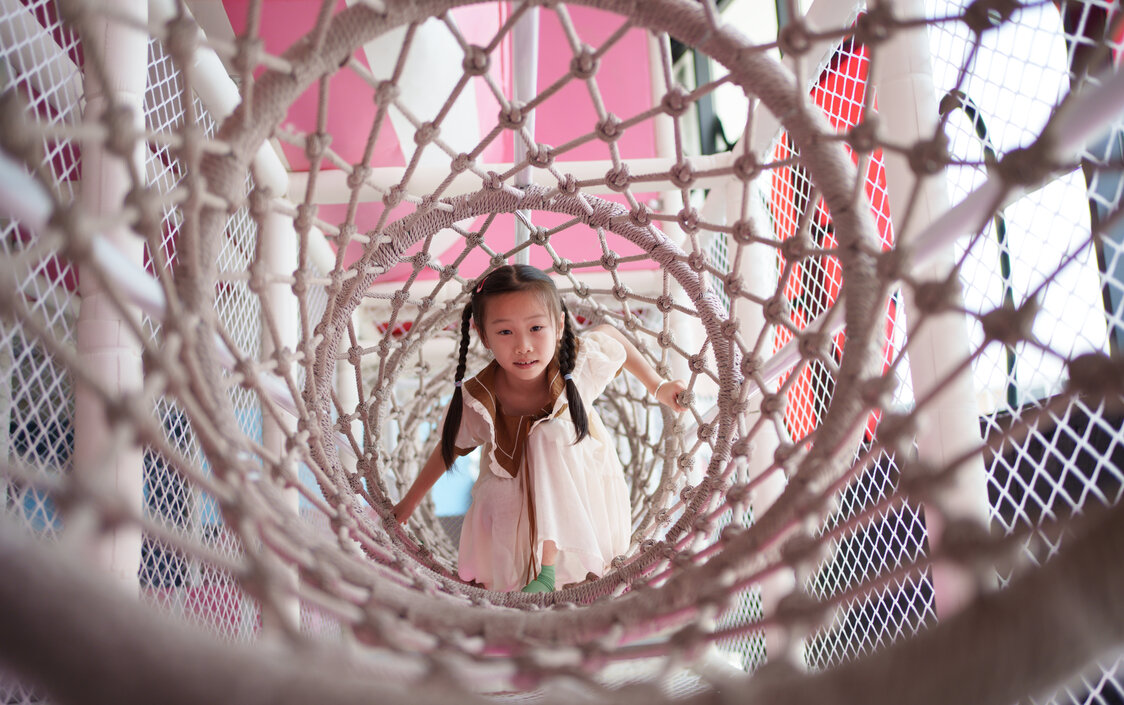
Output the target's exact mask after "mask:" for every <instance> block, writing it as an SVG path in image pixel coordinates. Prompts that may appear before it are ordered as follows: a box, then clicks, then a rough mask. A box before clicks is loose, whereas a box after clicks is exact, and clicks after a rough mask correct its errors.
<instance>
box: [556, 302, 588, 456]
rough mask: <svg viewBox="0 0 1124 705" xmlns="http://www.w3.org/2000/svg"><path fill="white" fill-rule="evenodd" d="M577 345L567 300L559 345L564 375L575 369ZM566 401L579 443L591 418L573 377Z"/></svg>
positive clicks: (560, 372) (564, 306)
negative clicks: (586, 412) (587, 414)
mask: <svg viewBox="0 0 1124 705" xmlns="http://www.w3.org/2000/svg"><path fill="white" fill-rule="evenodd" d="M576 348H577V345H576V342H575V339H574V328H573V326H572V325H571V324H570V312H569V311H568V310H567V309H566V302H564V301H563V302H562V343H561V345H560V346H559V347H558V372H559V374H561V375H562V376H563V377H565V376H567V375H569V374H570V373H571V372H573V371H574V358H575V357H576V354H577V350H576ZM566 401H567V402H568V403H569V406H570V420H571V421H573V422H574V430H576V431H577V432H578V437H577V439H576V440H575V441H574V442H575V443H577V442H578V441H580V440H581V439H583V438H585V437H586V436H588V435H589V419H588V418H587V417H586V414H585V404H583V403H582V397H581V394H579V393H578V385H577V384H575V383H574V380H573V379H567V380H566Z"/></svg>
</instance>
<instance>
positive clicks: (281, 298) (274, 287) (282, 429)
mask: <svg viewBox="0 0 1124 705" xmlns="http://www.w3.org/2000/svg"><path fill="white" fill-rule="evenodd" d="M258 237H260V238H262V240H261V242H260V243H259V245H258V255H259V260H258V265H259V266H261V267H262V269H263V271H264V272H266V273H267V274H269V275H276V276H280V277H288V276H292V274H293V272H294V271H296V269H297V232H296V229H295V228H294V227H293V219H292V218H290V217H288V216H286V215H282V214H280V213H277V212H276V211H274V210H270V212H269V213H268V214H267V215H266V216H265V218H264V219H263V221H262V223H261V229H260V230H259V233H258ZM266 316H269V317H270V319H271V320H272V321H273V324H274V326H275V330H276V338H274V334H273V332H271V331H270V330H269V327H268V326H267V325H266V324H265V322H264V321H265V317H266ZM262 320H263V323H262V342H261V356H262V359H263V360H268V359H269V358H270V357H271V356H273V355H274V353H275V352H276V351H277V350H279V349H281V348H288V349H289V350H290V351H293V350H296V348H297V345H298V344H299V343H300V321H299V315H298V308H297V299H296V296H295V295H294V294H293V289H292V286H290V285H289V284H288V283H285V282H282V281H277V282H271V283H270V284H269V285H268V286H267V287H266V290H265V292H264V293H263V294H262ZM294 372H295V371H294V370H281V369H278V370H277V374H278V376H281V375H283V374H285V373H289V374H293V373H294ZM265 403H268V402H265ZM279 416H280V420H278V419H275V418H274V417H273V415H271V414H270V413H268V412H266V413H263V414H262V432H261V435H262V446H263V447H264V448H265V449H266V451H267V452H268V453H270V454H271V455H273V456H276V457H278V458H281V457H284V456H285V455H286V453H288V450H287V449H286V443H285V439H286V438H287V437H288V436H289V435H291V434H292V433H293V432H294V431H295V430H296V419H295V418H293V417H291V416H289V415H288V414H287V413H285V412H284V411H282V412H280V415H279ZM282 497H283V500H282V501H283V505H284V506H282V507H279V508H278V509H279V510H280V511H282V512H286V513H288V512H291V513H292V515H293V517H294V520H295V518H296V517H297V516H298V515H299V512H300V493H299V492H298V491H297V489H296V488H294V487H290V488H288V489H285V490H282ZM283 573H284V575H285V577H286V580H288V581H289V585H288V586H287V587H288V588H289V589H290V595H291V596H287V597H285V598H284V599H280V600H277V601H276V603H275V604H276V606H277V608H278V610H279V611H280V612H281V614H280V615H278V616H280V617H281V618H282V619H284V620H287V621H288V622H289V624H290V625H292V626H293V627H296V628H299V627H300V600H298V599H297V597H296V588H297V581H298V579H299V578H298V575H297V569H296V567H295V566H285V568H284V571H283ZM262 616H263V619H265V620H267V621H266V625H267V626H268V620H269V619H270V616H269V614H268V613H263V615H262Z"/></svg>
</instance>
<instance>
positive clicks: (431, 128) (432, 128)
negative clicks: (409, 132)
mask: <svg viewBox="0 0 1124 705" xmlns="http://www.w3.org/2000/svg"><path fill="white" fill-rule="evenodd" d="M439 134H441V128H440V127H438V126H437V125H434V124H433V123H432V122H423V123H422V124H421V127H419V128H418V130H417V132H415V133H414V143H415V144H417V145H418V146H419V147H420V146H422V145H426V144H429V143H430V142H432V141H433V140H435V139H437V135H439Z"/></svg>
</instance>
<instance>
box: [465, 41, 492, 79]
mask: <svg viewBox="0 0 1124 705" xmlns="http://www.w3.org/2000/svg"><path fill="white" fill-rule="evenodd" d="M491 60H492V59H491V57H490V56H489V55H488V52H487V51H485V49H484V47H480V46H476V45H475V44H473V45H472V46H469V47H468V48H467V49H466V50H465V52H464V60H463V61H461V68H462V69H464V72H465V73H466V74H467V75H469V76H483V75H484V74H486V73H488V66H489V64H490V63H491Z"/></svg>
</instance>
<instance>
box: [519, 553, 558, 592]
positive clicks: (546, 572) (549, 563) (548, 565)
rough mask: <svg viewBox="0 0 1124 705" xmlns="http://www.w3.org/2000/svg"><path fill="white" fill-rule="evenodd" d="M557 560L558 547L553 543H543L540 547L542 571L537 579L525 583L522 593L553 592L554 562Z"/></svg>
mask: <svg viewBox="0 0 1124 705" xmlns="http://www.w3.org/2000/svg"><path fill="white" fill-rule="evenodd" d="M556 560H558V545H557V544H555V543H554V542H553V541H544V542H543V545H542V570H540V571H539V575H538V577H537V578H535V579H534V580H532V581H531V582H529V583H527V587H525V588H523V592H553V591H554V562H555V561H556Z"/></svg>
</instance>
